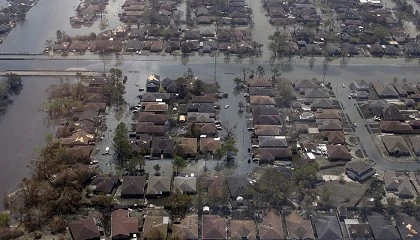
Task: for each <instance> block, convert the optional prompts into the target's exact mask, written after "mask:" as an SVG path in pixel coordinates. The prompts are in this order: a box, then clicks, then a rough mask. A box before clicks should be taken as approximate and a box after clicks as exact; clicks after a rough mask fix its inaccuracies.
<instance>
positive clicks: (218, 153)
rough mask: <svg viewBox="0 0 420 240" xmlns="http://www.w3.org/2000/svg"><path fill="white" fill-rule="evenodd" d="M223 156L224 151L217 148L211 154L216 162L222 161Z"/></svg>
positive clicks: (221, 148)
mask: <svg viewBox="0 0 420 240" xmlns="http://www.w3.org/2000/svg"><path fill="white" fill-rule="evenodd" d="M224 155H225V150H224V149H223V147H219V148H218V149H216V150H215V151H214V153H213V157H214V158H216V159H217V160H220V159H222V157H223V156H224Z"/></svg>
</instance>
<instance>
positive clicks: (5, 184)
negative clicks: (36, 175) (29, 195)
mask: <svg viewBox="0 0 420 240" xmlns="http://www.w3.org/2000/svg"><path fill="white" fill-rule="evenodd" d="M22 81H23V90H22V92H21V93H20V95H18V96H15V97H14V101H13V103H12V104H11V105H10V106H9V108H8V109H7V110H6V112H5V114H4V116H2V117H1V118H0V136H1V137H0V152H1V157H0V164H1V172H0V182H1V184H0V194H5V193H9V192H10V191H13V190H14V189H16V187H17V185H18V183H19V182H20V180H21V179H22V178H23V177H25V176H27V175H28V173H29V169H28V168H27V165H28V163H29V162H30V160H31V159H32V158H34V157H36V151H35V149H36V148H37V147H41V146H42V145H43V144H44V143H45V141H44V140H45V135H46V134H48V133H53V132H54V131H55V130H54V128H52V127H50V128H48V127H47V126H46V125H44V124H43V122H44V119H45V118H44V117H45V115H44V114H43V113H42V112H39V111H38V108H39V107H40V106H41V104H42V102H43V101H44V100H45V99H44V97H45V94H44V93H45V91H46V89H47V88H48V86H50V85H51V84H54V83H56V82H57V80H56V79H55V78H45V77H43V78H42V79H41V78H39V77H23V78H22ZM40 82H42V84H39V83H40ZM2 207H3V206H0V209H1V208H2Z"/></svg>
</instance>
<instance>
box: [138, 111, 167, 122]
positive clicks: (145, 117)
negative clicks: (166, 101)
mask: <svg viewBox="0 0 420 240" xmlns="http://www.w3.org/2000/svg"><path fill="white" fill-rule="evenodd" d="M166 120H167V116H166V114H156V113H153V112H138V113H137V122H152V123H154V125H164V124H165V121H166Z"/></svg>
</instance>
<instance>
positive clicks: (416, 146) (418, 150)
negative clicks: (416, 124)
mask: <svg viewBox="0 0 420 240" xmlns="http://www.w3.org/2000/svg"><path fill="white" fill-rule="evenodd" d="M409 139H410V143H411V149H412V150H413V152H414V154H415V155H416V156H420V136H419V135H415V136H410V138H409Z"/></svg>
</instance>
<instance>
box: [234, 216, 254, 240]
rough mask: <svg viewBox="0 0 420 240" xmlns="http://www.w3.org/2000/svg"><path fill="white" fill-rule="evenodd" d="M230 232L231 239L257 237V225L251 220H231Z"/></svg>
mask: <svg viewBox="0 0 420 240" xmlns="http://www.w3.org/2000/svg"><path fill="white" fill-rule="evenodd" d="M230 232H231V238H232V239H256V238H257V227H256V226H255V222H254V221H253V220H231V221H230Z"/></svg>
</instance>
